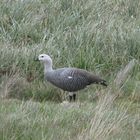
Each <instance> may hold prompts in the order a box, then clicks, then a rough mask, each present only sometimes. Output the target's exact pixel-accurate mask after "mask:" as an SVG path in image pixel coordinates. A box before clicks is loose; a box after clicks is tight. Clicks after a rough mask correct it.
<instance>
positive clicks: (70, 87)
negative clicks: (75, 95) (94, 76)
mask: <svg viewBox="0 0 140 140" xmlns="http://www.w3.org/2000/svg"><path fill="white" fill-rule="evenodd" d="M90 77H91V75H90V73H88V72H86V71H84V70H81V69H76V68H62V69H57V70H53V71H51V72H48V73H47V74H46V75H45V78H46V79H47V80H48V81H49V82H50V83H52V84H53V85H55V86H57V87H59V88H61V89H63V90H65V91H70V92H72V91H78V90H80V89H83V88H85V87H86V86H87V85H89V84H91V83H93V81H92V80H91V78H90Z"/></svg>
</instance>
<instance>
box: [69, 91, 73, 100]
mask: <svg viewBox="0 0 140 140" xmlns="http://www.w3.org/2000/svg"><path fill="white" fill-rule="evenodd" d="M72 99H73V93H72V92H69V100H70V102H71V101H72Z"/></svg>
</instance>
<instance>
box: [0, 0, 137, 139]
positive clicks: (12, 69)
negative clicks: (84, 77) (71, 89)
mask: <svg viewBox="0 0 140 140" xmlns="http://www.w3.org/2000/svg"><path fill="white" fill-rule="evenodd" d="M139 11H140V2H139V0H134V1H132V0H116V1H113V0H106V1H104V0H72V1H70V0H24V1H21V0H17V1H14V0H11V1H6V0H3V1H0V121H1V126H0V139H1V140H9V139H10V140H13V139H14V140H16V139H17V140H20V139H23V140H26V139H27V140H28V139H30V140H31V139H34V140H38V139H42V140H49V139H52V140H55V139H58V140H59V139H60V140H63V139H69V140H74V139H75V140H77V139H78V140H81V139H83V140H90V139H95V140H96V139H97V140H102V139H105V140H108V139H117V140H118V139H121V140H122V139H123V140H129V139H130V140H131V139H136V140H137V139H140V133H139V131H140V121H139V120H140V115H139V113H140V112H139V109H138V108H139V106H140V104H139V101H140V88H139V87H140V82H139V81H140V63H139V62H140V12H139ZM40 53H47V54H49V55H50V56H51V57H52V59H53V63H54V68H57V67H66V66H71V67H79V68H83V69H87V70H89V71H91V72H94V73H96V74H98V75H100V76H102V77H103V78H104V79H106V80H107V82H108V84H109V87H108V88H107V89H105V88H101V87H100V86H97V85H96V86H90V87H88V88H87V89H85V90H82V91H80V92H79V93H78V104H79V102H80V104H81V105H80V106H79V107H78V108H77V107H70V108H69V107H68V108H66V107H65V106H62V105H61V104H60V102H62V100H63V98H64V93H62V92H61V91H60V90H59V89H57V88H55V87H53V86H52V85H50V84H49V83H45V82H44V79H43V66H42V65H41V64H40V63H38V62H35V61H34V59H35V58H36V57H37V56H38V55H39V54H40ZM132 59H136V60H137V63H136V65H135V67H134V69H133V71H132V72H131V73H130V76H129V77H128V79H127V80H126V81H125V83H124V85H123V87H122V88H121V91H120V90H119V89H117V88H116V87H114V85H113V83H114V79H115V77H116V75H117V73H118V72H119V71H120V69H122V68H124V67H125V65H126V64H128V63H129V62H130V61H131V60H132ZM110 89H111V90H110ZM110 91H111V93H110ZM107 93H110V94H109V95H108V94H107ZM117 94H119V95H120V98H117V99H115V101H114V99H113V98H112V96H115V95H117ZM97 97H98V98H97ZM107 98H108V99H107ZM17 99H20V100H17ZM111 99H112V100H111ZM72 105H73V104H72Z"/></svg>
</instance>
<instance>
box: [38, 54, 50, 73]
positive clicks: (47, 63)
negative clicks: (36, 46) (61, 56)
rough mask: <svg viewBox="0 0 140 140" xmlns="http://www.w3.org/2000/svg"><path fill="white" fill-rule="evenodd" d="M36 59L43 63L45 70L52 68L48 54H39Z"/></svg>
mask: <svg viewBox="0 0 140 140" xmlns="http://www.w3.org/2000/svg"><path fill="white" fill-rule="evenodd" d="M38 60H39V61H41V62H43V63H44V66H45V70H48V69H50V70H52V59H51V57H50V56H49V55H47V54H40V55H39V56H38Z"/></svg>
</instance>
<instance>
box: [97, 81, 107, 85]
mask: <svg viewBox="0 0 140 140" xmlns="http://www.w3.org/2000/svg"><path fill="white" fill-rule="evenodd" d="M99 84H101V85H103V86H106V87H107V84H106V81H105V80H101V81H100V82H99Z"/></svg>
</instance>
